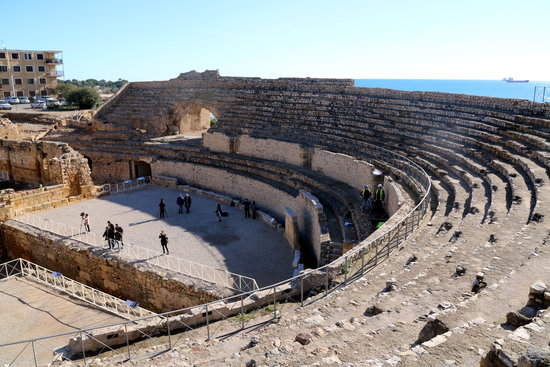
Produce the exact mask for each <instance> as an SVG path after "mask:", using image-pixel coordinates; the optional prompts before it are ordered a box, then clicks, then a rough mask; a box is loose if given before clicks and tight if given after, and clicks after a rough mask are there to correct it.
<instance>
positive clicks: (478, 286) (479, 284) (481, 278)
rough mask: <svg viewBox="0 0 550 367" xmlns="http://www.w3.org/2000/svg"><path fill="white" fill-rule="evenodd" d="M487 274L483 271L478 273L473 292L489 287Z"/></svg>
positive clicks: (473, 284)
mask: <svg viewBox="0 0 550 367" xmlns="http://www.w3.org/2000/svg"><path fill="white" fill-rule="evenodd" d="M484 278H485V274H484V273H482V272H479V273H477V274H476V280H474V282H473V283H472V292H473V293H478V292H479V291H481V290H482V289H483V288H485V287H487V283H486V282H485V280H484Z"/></svg>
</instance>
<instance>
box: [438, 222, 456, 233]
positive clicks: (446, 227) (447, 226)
mask: <svg viewBox="0 0 550 367" xmlns="http://www.w3.org/2000/svg"><path fill="white" fill-rule="evenodd" d="M452 228H453V224H452V223H450V222H443V223H442V224H441V226H440V227H439V229H438V230H437V233H436V234H435V235H436V236H437V235H439V234H440V233H447V232H448V231H450V230H451V229H452Z"/></svg>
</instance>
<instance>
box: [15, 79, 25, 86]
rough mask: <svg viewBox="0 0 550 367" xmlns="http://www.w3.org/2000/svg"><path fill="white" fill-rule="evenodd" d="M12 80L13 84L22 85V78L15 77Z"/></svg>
mask: <svg viewBox="0 0 550 367" xmlns="http://www.w3.org/2000/svg"><path fill="white" fill-rule="evenodd" d="M14 81H15V85H23V79H20V78H15V79H14Z"/></svg>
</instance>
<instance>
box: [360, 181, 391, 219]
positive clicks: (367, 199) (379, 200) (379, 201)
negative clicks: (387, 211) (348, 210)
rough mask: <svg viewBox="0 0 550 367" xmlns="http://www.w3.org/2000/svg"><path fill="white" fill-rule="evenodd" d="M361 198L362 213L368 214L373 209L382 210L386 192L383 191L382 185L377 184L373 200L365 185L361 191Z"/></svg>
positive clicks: (367, 186) (369, 190)
mask: <svg viewBox="0 0 550 367" xmlns="http://www.w3.org/2000/svg"><path fill="white" fill-rule="evenodd" d="M361 198H362V199H363V211H364V212H369V213H370V212H371V211H372V210H373V209H374V210H380V209H382V205H383V203H384V202H385V201H386V192H385V191H384V187H383V186H382V184H378V186H377V187H376V191H375V192H374V199H373V195H372V192H371V189H370V188H369V185H365V186H364V187H363V190H362V191H361Z"/></svg>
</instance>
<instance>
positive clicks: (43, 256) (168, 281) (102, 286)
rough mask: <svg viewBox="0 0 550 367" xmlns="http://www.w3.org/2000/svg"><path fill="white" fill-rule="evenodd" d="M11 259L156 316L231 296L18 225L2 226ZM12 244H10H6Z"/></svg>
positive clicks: (199, 281)
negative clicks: (134, 304) (52, 272)
mask: <svg viewBox="0 0 550 367" xmlns="http://www.w3.org/2000/svg"><path fill="white" fill-rule="evenodd" d="M0 228H1V230H2V233H3V245H4V249H5V251H6V255H7V257H8V258H11V259H16V258H19V257H21V258H23V259H27V260H29V261H31V262H34V263H36V264H38V265H41V266H44V267H46V268H48V269H52V270H55V271H57V272H60V273H62V274H63V275H65V276H67V277H69V278H71V279H74V280H76V281H79V282H81V283H84V284H86V285H88V286H90V287H93V288H96V289H99V290H101V291H103V292H106V293H109V294H111V295H114V296H116V297H118V298H121V299H131V300H133V301H137V302H139V303H140V306H142V307H144V308H146V309H149V310H151V311H154V312H165V311H171V310H176V309H180V308H184V307H189V306H192V305H196V304H201V303H205V302H210V301H213V300H216V299H219V298H222V297H226V296H229V295H230V294H231V292H230V291H229V290H226V289H222V288H219V287H216V286H213V285H211V284H209V283H206V282H203V281H201V280H198V279H194V278H190V277H185V276H183V275H181V274H179V273H174V272H172V271H169V270H166V269H162V268H158V267H156V266H154V265H151V264H147V263H143V264H130V263H128V262H127V260H125V259H123V258H120V257H118V256H116V255H115V254H112V253H109V252H107V250H105V249H99V248H95V247H93V246H89V245H87V244H84V243H82V242H78V241H74V240H71V239H68V238H64V237H61V236H58V235H55V234H52V233H49V232H46V231H43V230H39V229H36V228H34V227H31V226H28V225H25V224H23V223H20V222H17V221H13V220H10V221H7V222H5V223H2V224H1V225H0ZM6 244H9V245H6Z"/></svg>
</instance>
